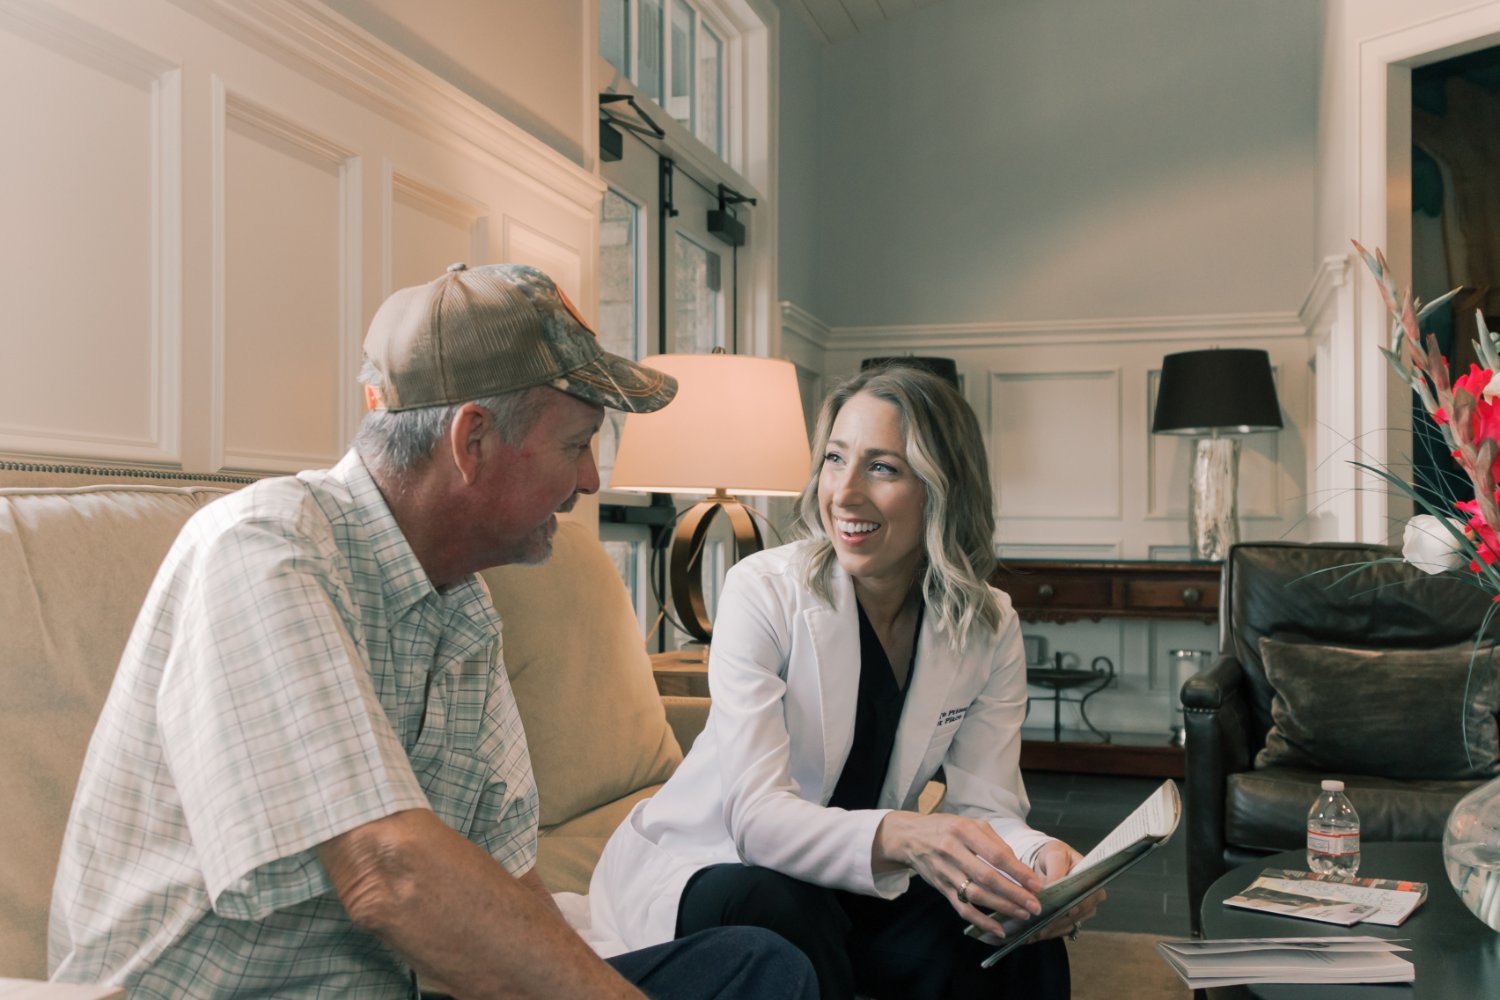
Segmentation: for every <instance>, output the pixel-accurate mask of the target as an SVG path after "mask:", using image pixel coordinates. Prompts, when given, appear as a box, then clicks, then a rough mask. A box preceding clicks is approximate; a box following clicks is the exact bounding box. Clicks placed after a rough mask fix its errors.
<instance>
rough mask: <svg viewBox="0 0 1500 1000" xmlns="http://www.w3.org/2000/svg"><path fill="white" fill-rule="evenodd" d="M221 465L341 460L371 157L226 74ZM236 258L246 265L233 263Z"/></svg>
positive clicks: (219, 332) (220, 160) (219, 283)
mask: <svg viewBox="0 0 1500 1000" xmlns="http://www.w3.org/2000/svg"><path fill="white" fill-rule="evenodd" d="M214 89H215V94H216V97H217V98H218V100H217V101H216V106H217V107H216V111H217V116H216V121H217V122H218V123H220V125H219V127H218V128H216V129H215V132H216V136H217V141H216V143H215V146H214V154H215V155H214V160H215V163H216V165H217V166H216V170H215V191H216V193H217V195H216V198H215V206H214V210H215V220H216V227H215V228H216V232H217V238H216V240H215V244H216V247H217V250H218V253H217V267H216V268H215V271H216V274H217V275H219V277H218V278H217V280H216V281H215V287H216V288H217V289H220V290H221V300H220V301H219V302H218V303H217V304H216V306H215V310H214V311H215V320H216V322H215V331H214V360H215V375H216V378H215V384H216V385H217V386H218V387H219V392H218V393H217V394H216V395H215V397H214V426H215V427H216V428H219V429H220V430H219V433H218V434H217V435H216V436H215V439H216V441H217V442H218V444H219V453H218V455H217V456H216V460H215V461H214V465H216V466H218V467H222V468H231V469H251V470H263V469H264V470H275V471H282V472H295V471H297V470H298V469H305V468H309V467H313V466H320V465H330V464H332V463H333V462H335V461H337V460H338V456H339V454H340V453H341V452H342V451H343V448H344V445H345V444H346V441H347V435H348V431H349V428H348V427H347V426H345V422H344V421H343V419H342V415H343V414H344V413H346V412H348V410H349V398H350V395H351V394H352V392H353V386H352V378H351V377H350V376H351V375H352V373H351V372H350V371H349V365H348V364H347V354H348V352H347V350H346V346H347V345H348V344H350V343H352V342H354V341H355V340H356V339H357V337H358V330H359V329H360V328H361V327H362V326H363V323H362V317H361V316H360V315H359V314H358V312H357V311H355V312H354V313H353V314H351V312H350V309H349V306H350V305H351V303H357V302H358V273H359V263H360V262H359V252H360V247H361V242H362V240H361V234H360V225H359V222H360V187H359V182H360V170H359V159H358V156H357V155H356V154H355V152H354V151H353V150H352V149H349V148H347V147H345V146H342V145H340V144H339V143H338V142H336V141H334V140H332V139H331V138H329V137H328V136H327V135H325V134H323V133H322V132H320V131H318V130H316V129H314V128H310V127H306V126H304V125H302V124H299V123H297V122H295V121H293V120H292V119H291V118H290V117H287V115H288V114H289V112H283V111H281V110H272V109H270V108H265V107H262V106H260V105H258V104H256V103H254V102H253V101H250V100H247V99H245V98H243V97H241V96H239V95H237V94H234V93H232V92H229V91H227V90H225V89H224V87H223V84H222V83H220V82H219V81H218V80H217V78H215V80H214ZM231 264H232V266H231Z"/></svg>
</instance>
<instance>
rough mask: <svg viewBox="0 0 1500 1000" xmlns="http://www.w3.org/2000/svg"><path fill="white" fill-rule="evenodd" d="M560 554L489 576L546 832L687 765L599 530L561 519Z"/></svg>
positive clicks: (555, 549) (557, 539)
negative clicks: (533, 564)
mask: <svg viewBox="0 0 1500 1000" xmlns="http://www.w3.org/2000/svg"><path fill="white" fill-rule="evenodd" d="M552 544H553V557H552V558H551V559H550V560H548V561H547V562H545V563H543V564H542V565H540V566H504V567H500V568H497V569H490V570H486V571H485V572H484V574H483V576H484V579H485V582H486V583H488V584H489V588H490V594H491V596H492V597H493V599H494V601H495V607H496V609H497V610H498V611H499V612H500V618H501V621H502V643H503V646H504V653H505V669H506V671H507V672H508V673H509V674H510V682H511V686H512V687H513V688H514V689H515V693H516V703H517V705H518V706H519V707H520V711H521V721H522V723H523V724H524V725H525V727H526V740H527V743H528V745H529V746H530V748H531V765H532V768H533V770H534V771H535V773H536V782H537V789H538V792H539V794H540V798H541V824H542V826H543V827H552V826H556V825H558V824H559V823H563V822H565V821H567V820H569V819H572V818H574V817H575V816H579V815H581V814H583V813H586V812H588V811H590V810H592V809H594V808H595V807H596V806H599V805H602V804H604V803H607V802H611V801H613V800H615V799H618V798H621V797H623V796H626V795H629V794H630V793H632V792H635V791H638V790H640V789H642V788H646V787H648V786H651V785H657V784H660V783H661V782H663V781H665V780H666V779H667V776H668V775H670V774H671V773H672V771H673V770H674V769H675V768H676V767H677V765H678V764H679V763H681V761H682V750H681V749H680V748H679V747H678V745H677V740H676V738H675V737H674V736H673V735H672V729H671V727H670V726H669V725H667V717H666V712H665V710H664V709H663V708H662V703H661V698H660V697H658V695H657V693H656V682H655V680H654V679H653V677H652V673H651V658H650V657H649V656H648V655H647V654H646V645H645V643H644V642H643V641H642V639H641V631H640V623H639V622H638V621H637V619H636V615H635V609H634V608H632V607H631V605H630V597H629V594H628V593H627V592H626V590H625V584H624V583H623V582H622V581H621V580H620V575H619V572H618V571H617V570H616V569H615V565H614V563H613V562H612V561H611V560H610V558H609V554H608V553H607V552H605V551H604V546H603V545H601V544H600V543H599V539H598V536H597V534H596V533H595V530H594V529H593V528H592V527H591V526H589V525H585V524H582V523H579V522H576V521H570V520H562V521H561V523H560V524H559V525H558V529H557V534H556V536H554V538H553V540H552ZM551 888H554V889H556V888H559V887H557V886H551Z"/></svg>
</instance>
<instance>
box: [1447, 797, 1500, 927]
mask: <svg viewBox="0 0 1500 1000" xmlns="http://www.w3.org/2000/svg"><path fill="white" fill-rule="evenodd" d="M1443 865H1444V867H1446V868H1447V870H1448V881H1449V882H1452V883H1453V889H1454V891H1456V892H1457V893H1458V898H1459V899H1461V900H1463V903H1464V905H1465V906H1467V907H1468V908H1469V909H1470V910H1471V911H1473V913H1474V915H1475V916H1476V917H1478V918H1479V919H1480V920H1483V921H1484V922H1485V923H1486V924H1488V925H1489V926H1490V928H1491V929H1492V930H1496V931H1500V778H1496V779H1494V780H1493V781H1490V782H1488V783H1487V784H1483V785H1480V786H1479V787H1478V788H1476V789H1474V790H1473V791H1472V792H1470V793H1469V794H1468V795H1465V796H1464V797H1463V798H1462V799H1460V800H1459V802H1458V805H1456V806H1454V807H1453V812H1452V813H1451V814H1450V815H1449V816H1448V825H1447V826H1445V827H1444V828H1443Z"/></svg>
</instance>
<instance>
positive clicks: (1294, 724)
mask: <svg viewBox="0 0 1500 1000" xmlns="http://www.w3.org/2000/svg"><path fill="white" fill-rule="evenodd" d="M1260 649H1261V657H1262V661H1263V662H1264V664H1265V670H1266V678H1267V680H1269V681H1270V683H1271V687H1272V689H1273V690H1274V691H1275V695H1274V697H1273V698H1272V699H1271V719H1272V726H1271V729H1270V730H1269V731H1268V732H1267V734H1266V743H1265V747H1264V748H1263V749H1261V751H1260V752H1259V753H1258V754H1257V755H1256V758H1255V766H1256V767H1258V768H1264V767H1279V766H1281V767H1302V768H1310V769H1313V770H1322V771H1339V772H1353V773H1356V774H1381V775H1387V776H1389V777H1393V778H1418V779H1420V778H1435V779H1458V778H1477V777H1486V776H1490V775H1493V774H1495V773H1496V770H1497V768H1500V740H1497V732H1496V721H1495V713H1496V711H1497V710H1500V669H1497V658H1496V657H1495V649H1494V647H1493V646H1485V647H1481V648H1480V650H1479V651H1478V652H1477V653H1476V652H1475V649H1474V646H1473V644H1471V643H1459V644H1457V645H1453V646H1442V647H1439V648H1437V649H1387V650H1379V649H1359V648H1354V647H1349V646H1331V645H1323V644H1318V643H1305V642H1283V641H1280V640H1279V639H1274V638H1262V639H1261V640H1260Z"/></svg>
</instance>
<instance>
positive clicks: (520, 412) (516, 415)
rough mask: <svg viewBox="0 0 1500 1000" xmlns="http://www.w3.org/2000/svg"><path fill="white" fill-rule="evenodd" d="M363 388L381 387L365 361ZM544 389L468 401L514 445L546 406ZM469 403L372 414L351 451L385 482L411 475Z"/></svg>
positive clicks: (361, 423) (366, 417)
mask: <svg viewBox="0 0 1500 1000" xmlns="http://www.w3.org/2000/svg"><path fill="white" fill-rule="evenodd" d="M359 381H360V384H362V385H379V384H380V376H379V373H378V372H376V370H375V367H374V365H372V364H371V363H370V360H369V359H368V358H366V359H365V362H364V364H363V365H362V366H361V368H360V371H359ZM546 388H547V387H545V386H532V387H531V388H527V389H517V390H516V391H515V392H507V393H502V394H501V395H498V396H488V397H486V398H484V399H476V400H473V401H472V402H473V403H475V404H476V405H478V406H481V407H483V408H484V409H486V410H488V411H489V413H490V415H491V416H493V417H494V418H495V425H496V427H497V429H498V430H499V432H500V437H501V439H502V440H504V441H505V442H506V443H507V444H516V443H517V442H519V441H520V440H521V439H522V438H523V437H525V436H526V433H527V432H528V431H530V430H531V427H532V425H533V424H534V423H535V422H536V418H537V416H538V415H539V414H540V413H541V410H542V404H543V403H544V402H545V401H546V392H545V389H546ZM465 405H467V404H464V403H456V404H454V405H452V406H424V407H420V408H418V409H415V410H402V411H399V412H396V413H392V412H391V411H389V410H370V411H369V412H368V413H366V414H365V417H364V420H362V421H361V422H360V425H359V429H358V430H357V431H356V432H355V434H354V449H355V450H356V451H358V452H359V456H360V458H362V459H364V461H365V465H367V466H369V468H370V469H371V470H372V471H373V472H375V473H377V474H378V475H382V476H386V477H396V476H400V475H402V474H404V473H407V472H410V471H411V470H412V469H415V468H416V467H417V466H419V465H421V464H422V463H423V462H425V461H426V460H427V459H428V457H429V456H431V455H432V453H433V451H434V449H436V448H437V446H438V443H439V442H440V441H442V440H443V439H444V438H445V437H446V436H447V434H448V428H449V427H450V426H452V424H453V415H454V414H455V413H457V412H458V411H459V409H461V408H462V407H463V406H465Z"/></svg>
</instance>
